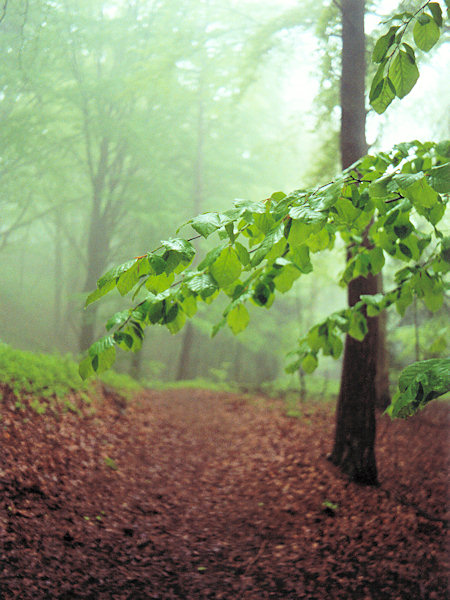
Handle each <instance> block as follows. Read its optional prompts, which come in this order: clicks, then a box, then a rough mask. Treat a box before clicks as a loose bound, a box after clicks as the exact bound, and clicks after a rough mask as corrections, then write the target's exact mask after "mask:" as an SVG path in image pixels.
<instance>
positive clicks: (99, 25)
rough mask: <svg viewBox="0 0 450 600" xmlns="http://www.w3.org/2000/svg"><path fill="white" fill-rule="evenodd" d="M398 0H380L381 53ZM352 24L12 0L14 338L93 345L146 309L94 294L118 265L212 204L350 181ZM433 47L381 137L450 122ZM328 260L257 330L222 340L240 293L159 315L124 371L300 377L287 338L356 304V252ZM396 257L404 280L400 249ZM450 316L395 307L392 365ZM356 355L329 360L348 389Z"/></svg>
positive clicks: (8, 325)
mask: <svg viewBox="0 0 450 600" xmlns="http://www.w3.org/2000/svg"><path fill="white" fill-rule="evenodd" d="M391 9H392V3H390V2H386V1H383V2H371V3H368V15H367V19H366V24H367V34H368V36H369V38H370V39H369V40H368V47H369V51H370V49H371V47H372V46H373V42H372V41H371V40H372V38H373V39H376V36H377V34H379V32H380V31H382V30H384V29H385V26H383V25H381V26H380V25H379V23H380V21H382V20H384V19H385V18H386V15H387V14H388V12H389V10H391ZM338 23H339V15H338V8H337V7H336V6H335V5H334V4H333V2H331V1H330V2H325V1H324V2H320V1H319V2H318V1H314V2H313V1H310V0H304V1H301V0H297V1H289V0H284V1H281V0H265V1H264V2H260V1H258V2H256V1H253V0H239V1H237V0H203V1H202V0H176V1H172V0H168V1H164V0H162V1H156V0H155V1H152V0H148V1H147V0H146V1H137V0H134V1H133V0H110V1H102V0H77V1H75V0H54V1H53V0H52V1H50V0H36V1H35V2H32V3H29V2H27V1H25V0H24V1H21V0H17V1H16V2H15V3H12V4H10V5H8V10H7V13H6V14H5V15H4V18H3V20H2V21H1V22H0V46H1V56H2V64H1V69H0V121H1V128H0V182H1V186H0V280H1V292H0V312H1V315H2V318H1V320H0V340H1V341H2V342H5V343H8V344H10V345H12V346H14V347H17V348H22V349H30V350H34V351H40V352H59V353H63V354H66V353H70V354H72V355H73V356H75V357H77V356H79V355H80V353H81V352H82V351H83V350H85V349H86V347H87V346H88V345H89V343H90V342H92V341H93V339H94V338H95V337H98V336H99V335H103V332H104V323H105V320H106V319H107V317H108V316H109V315H111V314H112V313H113V312H114V311H116V310H120V309H121V308H125V307H126V306H127V299H126V298H125V299H122V298H121V297H120V296H119V294H115V295H111V297H109V296H108V297H107V298H106V299H105V300H104V301H103V302H102V303H100V305H98V306H97V305H96V304H95V305H92V306H90V307H89V308H88V309H87V310H83V305H84V301H85V299H86V295H87V293H88V292H89V291H91V290H92V289H94V288H95V286H96V281H97V279H98V278H99V277H100V276H101V275H102V274H103V273H104V272H105V271H107V270H108V269H109V268H110V267H111V266H112V265H114V264H118V263H121V262H125V261H126V260H129V259H130V258H133V257H135V256H139V255H142V254H145V253H146V252H147V251H149V250H152V249H154V248H155V247H157V246H158V245H159V242H160V240H162V239H167V238H169V237H171V236H174V235H175V232H176V230H177V228H178V227H179V226H180V225H181V224H183V223H184V222H185V221H187V220H188V219H189V218H190V217H192V216H194V215H196V214H198V213H201V212H207V211H215V210H224V209H227V208H230V207H231V206H232V203H233V201H234V200H235V199H237V198H245V199H250V200H263V199H265V198H267V197H269V196H270V195H271V194H272V193H273V192H275V191H279V190H282V191H284V192H290V191H291V190H293V189H298V188H304V187H306V186H319V185H322V184H324V183H326V182H327V181H330V180H331V179H332V178H333V176H334V174H335V173H336V172H337V171H338V170H339V140H338V132H339V119H340V109H339V76H340V37H339V36H340V31H339V24H338ZM421 58H422V64H421V76H420V79H419V82H418V84H417V86H416V88H415V89H414V90H413V92H412V93H411V94H410V95H409V96H408V97H407V98H405V99H404V100H403V101H402V102H401V103H400V102H399V101H398V100H397V101H395V102H394V103H393V105H392V108H390V109H389V110H388V111H387V116H381V117H380V116H378V115H376V114H374V113H373V111H371V112H370V113H369V115H368V131H367V135H368V141H369V143H370V144H371V149H373V150H380V149H384V150H389V149H390V147H391V146H392V145H393V144H395V143H398V142H402V141H410V140H412V139H420V140H421V141H426V140H427V139H433V140H440V139H444V138H446V137H448V135H449V114H450V111H449V105H448V101H447V99H448V97H449V81H448V77H447V70H446V65H447V64H448V58H449V50H448V46H446V45H443V44H441V45H440V46H439V47H438V48H437V49H436V50H434V51H433V52H432V53H431V54H430V56H429V57H428V56H427V57H426V58H424V57H421ZM368 64H370V57H369V56H368ZM371 69H372V67H370V66H369V69H368V77H369V76H370V74H371V73H372V71H371ZM181 235H186V236H188V235H190V230H189V228H188V227H186V228H185V229H182V230H181ZM199 247H200V248H203V247H204V248H205V249H206V248H207V247H208V242H207V241H202V242H199ZM313 261H314V265H315V269H314V272H313V273H312V274H311V275H309V276H303V277H301V278H300V279H299V280H298V281H297V282H296V283H295V284H294V286H293V288H292V290H291V291H290V292H289V293H287V294H285V295H283V296H281V297H279V298H278V299H277V301H276V303H275V305H274V306H273V307H272V309H271V310H270V311H266V310H264V309H261V308H256V307H255V308H254V309H253V311H251V324H250V327H249V328H248V329H247V330H246V331H245V332H244V333H242V334H240V335H239V336H238V337H233V335H232V334H231V332H228V331H226V330H224V329H223V330H222V331H221V332H220V334H218V336H217V337H216V338H214V340H211V337H210V332H211V328H212V326H213V325H214V324H215V323H217V322H218V321H219V320H220V318H221V311H222V310H223V305H221V304H220V302H219V303H214V304H213V305H211V306H206V305H204V306H201V308H200V310H199V312H198V314H197V315H196V316H195V317H194V318H193V319H192V325H188V326H186V327H185V329H184V330H182V331H181V332H180V333H179V334H178V335H177V336H174V337H172V336H171V335H170V333H169V332H168V331H167V329H165V328H164V329H163V328H156V327H155V328H152V329H151V330H149V331H148V333H147V336H146V340H145V342H144V347H143V351H142V352H141V353H139V354H136V355H135V354H124V353H122V355H121V356H120V358H119V360H118V363H117V368H118V369H119V370H121V371H123V372H127V373H130V374H132V375H134V376H137V377H139V378H141V379H143V380H145V381H151V380H155V379H158V380H173V379H177V378H178V379H193V378H198V377H203V378H207V379H210V380H213V381H214V380H215V381H232V382H237V383H241V384H244V383H245V385H249V386H258V387H260V386H262V385H263V384H265V385H266V386H267V385H270V382H275V381H276V382H278V383H279V384H280V385H285V386H287V387H289V386H290V387H293V386H295V385H298V375H297V374H294V375H289V376H288V375H285V374H284V372H283V367H284V366H285V364H286V361H285V355H286V353H287V352H288V351H289V350H290V349H292V348H293V347H294V346H295V341H296V340H297V338H298V337H299V336H300V335H301V334H302V333H303V332H305V331H306V330H307V328H309V327H310V326H311V325H312V324H313V323H314V322H316V321H317V320H319V319H320V318H321V317H323V316H325V315H327V314H328V313H329V312H330V311H332V310H336V309H338V308H340V307H343V306H344V305H345V301H346V294H345V290H344V289H342V288H340V287H339V286H338V285H337V284H336V283H335V281H336V279H337V278H336V274H337V273H339V272H340V271H342V270H343V268H344V263H345V251H344V249H343V248H342V249H341V250H339V249H338V250H334V251H333V252H328V253H326V255H325V256H322V255H321V256H320V257H318V256H317V255H314V257H313ZM385 272H386V275H385V277H386V281H387V282H389V273H390V265H389V262H388V263H387V266H386V271H385ZM387 287H388V286H387ZM445 321H446V318H445V310H444V311H443V312H441V313H439V314H438V315H435V316H432V315H431V313H428V311H427V310H426V309H425V308H424V307H422V306H421V305H417V304H414V305H413V306H412V307H411V308H410V309H409V310H408V311H407V313H406V315H405V317H403V318H402V319H401V318H400V317H399V316H398V315H397V314H395V313H390V316H389V321H388V347H389V351H390V356H391V366H392V368H393V369H400V368H402V367H403V366H404V365H405V364H408V363H409V362H411V361H413V360H415V359H421V358H429V357H431V356H435V355H438V354H439V353H441V352H442V351H444V350H445V346H446V338H447V337H448V330H447V331H446V329H445ZM339 370H340V365H339V362H336V361H332V360H331V359H324V360H323V361H322V363H321V366H320V368H319V370H318V371H317V374H315V375H314V377H315V378H316V381H317V382H319V383H318V384H319V385H320V386H328V385H329V386H331V388H332V387H333V385H334V384H336V382H337V379H338V377H339ZM331 388H330V389H331Z"/></svg>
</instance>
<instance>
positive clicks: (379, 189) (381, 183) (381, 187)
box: [369, 174, 394, 198]
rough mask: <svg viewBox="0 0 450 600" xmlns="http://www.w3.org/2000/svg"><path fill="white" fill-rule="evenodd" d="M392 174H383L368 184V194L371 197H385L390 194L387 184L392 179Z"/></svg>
mask: <svg viewBox="0 0 450 600" xmlns="http://www.w3.org/2000/svg"><path fill="white" fill-rule="evenodd" d="M393 177H394V175H392V174H389V175H384V176H383V177H379V178H378V179H375V180H374V181H372V183H371V184H370V185H369V195H370V197H371V198H386V197H387V196H389V195H390V193H391V192H390V191H389V190H388V187H387V186H388V184H389V183H390V182H391V181H392V178H393Z"/></svg>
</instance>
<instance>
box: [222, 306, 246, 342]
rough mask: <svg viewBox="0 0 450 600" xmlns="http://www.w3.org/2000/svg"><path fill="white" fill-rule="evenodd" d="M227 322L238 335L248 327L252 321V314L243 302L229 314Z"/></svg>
mask: <svg viewBox="0 0 450 600" xmlns="http://www.w3.org/2000/svg"><path fill="white" fill-rule="evenodd" d="M226 319H227V323H228V325H229V326H230V329H231V331H232V332H233V333H234V334H235V335H236V334H238V333H240V332H241V331H244V329H245V328H246V327H247V325H248V324H249V321H250V315H249V314H248V310H247V308H246V307H245V306H244V305H243V304H238V305H237V306H235V307H234V308H233V309H232V310H230V312H229V313H228V314H227V317H226Z"/></svg>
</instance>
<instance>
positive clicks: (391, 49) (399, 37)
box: [369, 2, 443, 114]
mask: <svg viewBox="0 0 450 600" xmlns="http://www.w3.org/2000/svg"><path fill="white" fill-rule="evenodd" d="M391 22H394V23H396V24H395V25H391V26H390V27H389V30H388V31H387V33H385V34H384V35H382V36H381V37H380V38H379V39H378V40H377V42H376V44H375V47H374V50H373V53H372V60H373V62H374V63H376V64H378V65H379V66H378V70H377V72H376V74H375V77H374V78H373V80H372V85H371V88H370V93H369V100H370V104H371V106H372V108H373V109H374V110H375V111H376V112H377V113H379V114H381V113H383V112H384V111H385V110H386V109H387V107H388V106H389V105H390V103H391V102H392V101H393V100H394V98H395V97H396V96H397V97H398V98H404V97H405V96H406V95H407V94H409V92H410V91H411V90H412V88H413V87H414V86H415V84H416V82H417V80H418V78H419V69H418V67H417V61H416V54H415V49H414V48H413V47H412V46H411V45H410V44H408V43H407V42H406V41H405V34H406V32H407V30H408V28H409V27H410V26H412V28H413V29H412V34H413V40H414V43H415V45H416V49H419V50H422V51H423V52H429V51H430V50H431V49H432V48H433V47H434V46H435V44H436V43H437V41H438V40H439V38H440V36H441V29H442V25H443V17H442V9H441V7H440V5H439V4H438V3H437V2H426V3H425V4H424V5H423V6H421V7H420V9H419V10H418V11H417V12H415V13H411V12H407V11H405V12H402V13H398V14H396V15H394V16H393V17H392V19H391ZM397 23H398V24H397Z"/></svg>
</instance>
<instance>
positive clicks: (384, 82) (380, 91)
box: [370, 76, 395, 115]
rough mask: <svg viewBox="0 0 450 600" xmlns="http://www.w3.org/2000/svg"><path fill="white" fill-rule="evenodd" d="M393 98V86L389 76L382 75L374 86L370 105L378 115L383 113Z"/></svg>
mask: <svg viewBox="0 0 450 600" xmlns="http://www.w3.org/2000/svg"><path fill="white" fill-rule="evenodd" d="M394 98H395V87H394V84H393V83H392V81H391V79H390V77H389V76H387V77H383V79H381V81H380V82H379V83H378V84H377V86H376V87H375V88H374V90H373V92H372V95H371V99H370V105H371V106H372V108H373V109H374V110H375V112H377V113H378V114H379V115H381V114H382V113H384V111H385V110H386V109H387V107H388V106H389V105H390V104H391V102H392V101H393V100H394Z"/></svg>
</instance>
